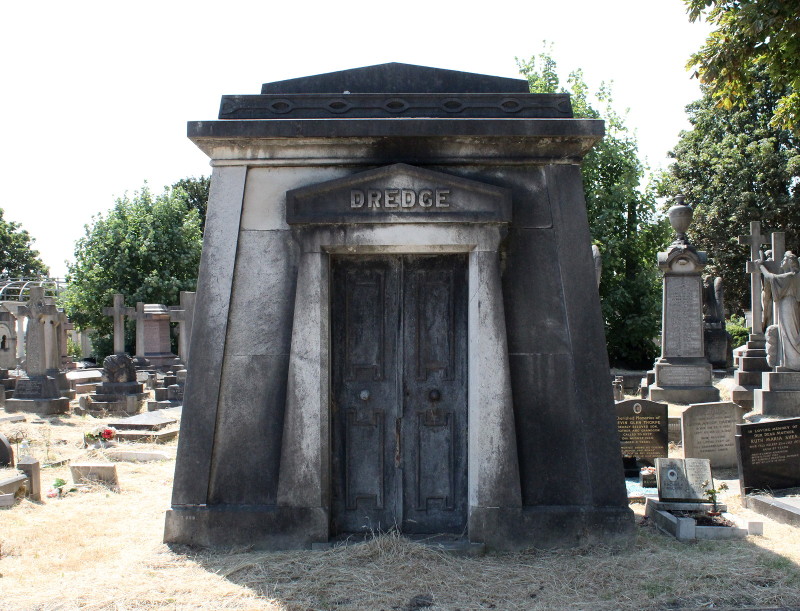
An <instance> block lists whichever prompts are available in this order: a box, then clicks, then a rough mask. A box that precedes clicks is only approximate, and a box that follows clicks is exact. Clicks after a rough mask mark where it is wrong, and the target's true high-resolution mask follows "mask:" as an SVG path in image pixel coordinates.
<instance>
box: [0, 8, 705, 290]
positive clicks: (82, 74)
mask: <svg viewBox="0 0 800 611" xmlns="http://www.w3.org/2000/svg"><path fill="white" fill-rule="evenodd" d="M289 4H290V3H289V2H276V1H274V0H273V1H271V2H266V1H261V2H256V1H250V2H244V1H237V0H225V2H221V1H217V2H207V1H204V0H195V1H193V2H184V1H165V0H159V1H158V2H151V1H149V0H143V1H139V2H131V3H124V4H123V3H117V2H108V1H105V2H95V1H80V0H79V1H78V2H72V3H65V2H56V1H52V0H42V1H39V2H3V3H2V4H0V57H2V85H3V88H2V89H3V92H2V96H0V111H1V114H2V119H3V130H2V136H0V138H1V139H2V140H1V141H2V146H0V151H1V152H0V207H2V208H3V209H4V210H5V218H6V219H7V220H13V221H17V222H19V223H22V225H23V227H24V228H25V229H27V230H28V231H29V232H30V233H31V234H32V235H33V236H34V238H36V242H35V247H36V248H37V249H38V250H39V251H40V252H41V255H42V258H43V259H44V261H45V263H46V264H47V265H49V266H50V269H51V273H52V274H53V275H56V276H63V275H64V274H65V273H66V264H65V260H67V259H69V260H71V259H72V257H73V252H74V248H75V241H76V240H77V239H78V238H80V237H81V236H82V235H83V233H84V228H83V227H84V225H85V224H87V223H90V222H91V219H92V216H93V215H95V214H97V213H100V212H105V211H107V210H108V209H109V208H110V207H111V206H112V205H113V202H114V199H115V198H116V197H117V196H120V195H122V194H123V193H125V192H126V191H128V192H132V191H134V190H136V189H138V188H140V187H141V186H142V184H143V183H144V181H145V180H147V181H148V183H149V185H150V186H151V188H152V189H153V190H155V191H160V190H161V189H162V188H163V186H164V185H166V184H171V183H173V182H175V181H177V180H178V179H180V178H183V177H186V176H200V175H204V174H209V173H210V168H209V166H208V160H207V158H206V157H205V155H204V154H203V153H201V152H200V151H199V149H197V148H196V147H195V146H194V145H193V144H192V143H191V142H190V141H189V140H188V139H187V138H186V122H187V121H189V120H201V119H202V120H209V119H215V118H216V117H217V112H218V110H219V101H220V96H221V95H223V94H255V93H259V91H260V87H261V83H263V82H268V81H274V80H281V79H286V78H293V77H297V76H304V75H310V74H319V73H322V72H330V71H333V70H343V69H346V68H354V67H358V66H367V65H372V64H379V63H384V62H392V61H395V62H404V63H410V64H420V65H425V66H435V67H440V68H449V69H453V70H464V71H469V72H478V73H484V74H494V75H499V76H509V77H515V76H519V75H518V71H517V68H516V63H515V61H514V58H515V57H520V58H527V57H530V56H531V55H534V54H537V53H539V52H540V51H541V50H542V49H543V45H542V41H544V40H547V41H549V42H551V43H553V55H554V57H555V58H556V60H557V61H558V65H559V71H560V72H561V73H563V76H564V77H565V76H566V74H567V73H568V72H569V71H570V70H572V69H575V68H582V69H583V70H584V74H585V77H586V80H587V81H588V83H589V85H590V87H591V88H592V89H593V90H594V89H596V88H597V86H598V85H599V84H600V81H602V80H606V81H613V82H614V88H613V90H614V98H615V102H616V103H615V106H616V107H617V108H618V109H619V110H624V109H626V108H629V109H630V113H629V115H628V121H627V123H628V125H629V126H631V127H632V128H634V129H635V130H636V131H637V133H638V137H639V143H640V150H641V152H642V153H643V155H644V156H646V157H647V158H648V160H649V162H650V164H651V165H652V166H655V167H658V166H662V165H665V164H666V153H667V151H668V150H669V149H670V148H672V147H673V146H674V144H675V143H676V141H677V136H678V133H679V131H680V130H681V129H685V128H686V127H688V124H687V123H686V120H685V113H684V107H685V105H686V104H687V103H689V102H690V101H692V100H694V99H696V98H697V97H699V88H698V85H697V81H695V80H692V79H690V78H689V74H688V73H687V72H686V70H685V69H684V65H685V63H686V60H687V58H688V56H689V55H690V53H691V52H692V51H694V50H696V49H697V48H699V47H700V45H701V44H702V42H703V41H704V39H705V37H706V35H707V33H708V27H707V26H706V25H705V24H690V23H689V22H688V20H687V18H686V14H685V11H684V5H683V3H682V2H681V1H680V0H646V1H642V0H604V1H598V0H572V1H571V2H564V3H560V2H552V1H549V2H541V1H539V0H527V1H526V2H498V3H491V2H481V3H475V4H474V7H475V8H472V9H471V8H469V5H468V4H466V3H457V2H446V3H444V2H436V1H435V0H427V1H418V0H409V1H405V2H393V3H384V2H375V1H372V2H346V1H345V2H324V3H323V2H316V1H306V2H297V3H292V7H291V8H289ZM281 6H282V7H285V8H280V7H281Z"/></svg>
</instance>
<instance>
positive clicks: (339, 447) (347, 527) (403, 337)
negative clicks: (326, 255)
mask: <svg viewBox="0 0 800 611" xmlns="http://www.w3.org/2000/svg"><path fill="white" fill-rule="evenodd" d="M331 268H332V274H331V278H332V292H331V294H332V298H331V318H332V324H331V341H332V350H331V354H332V358H333V369H332V386H333V388H332V398H333V400H332V403H333V405H332V452H333V456H332V461H331V463H332V471H333V473H332V476H333V477H332V481H333V484H332V493H333V494H332V496H333V498H332V520H331V521H332V530H333V532H334V533H338V532H361V531H363V530H365V529H372V530H382V529H387V528H389V527H392V526H397V527H398V528H400V529H401V530H402V531H403V532H408V533H435V532H462V531H463V530H464V529H465V526H466V508H467V503H466V488H467V466H466V465H467V453H466V445H467V444H466V428H467V410H466V405H467V394H466V381H467V380H466V351H467V307H466V306H467V303H466V290H467V260H466V256H465V255H445V256H394V257H351V256H342V257H334V258H333V259H332V263H331ZM401 305H402V307H401Z"/></svg>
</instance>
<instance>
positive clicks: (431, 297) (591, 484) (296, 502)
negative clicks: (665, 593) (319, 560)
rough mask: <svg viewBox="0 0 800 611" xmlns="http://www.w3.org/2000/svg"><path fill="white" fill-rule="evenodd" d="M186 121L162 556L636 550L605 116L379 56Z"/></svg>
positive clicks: (516, 88) (522, 86)
mask: <svg viewBox="0 0 800 611" xmlns="http://www.w3.org/2000/svg"><path fill="white" fill-rule="evenodd" d="M188 131H189V138H190V139H191V140H192V141H193V142H194V143H195V144H196V145H197V146H198V147H200V148H201V149H202V150H203V151H204V152H205V153H206V154H207V155H208V156H209V157H210V158H211V165H212V167H213V174H212V181H211V195H210V199H209V204H208V216H207V221H206V230H205V238H204V240H205V241H204V244H203V256H202V262H201V266H200V277H199V282H198V291H197V302H196V306H195V314H194V333H193V335H192V340H191V341H192V345H191V358H192V367H191V370H190V371H189V375H188V380H187V385H186V391H185V400H184V412H183V421H182V424H181V432H180V436H181V437H180V438H181V441H180V444H179V447H178V458H177V465H176V472H175V483H174V489H173V496H172V507H171V509H170V510H169V511H168V512H167V518H166V529H165V537H164V538H165V540H166V541H168V542H180V543H188V544H195V545H204V546H230V545H240V544H246V545H253V546H255V547H256V548H266V549H285V548H301V547H309V546H311V545H313V544H318V543H325V542H328V541H331V540H335V539H336V538H338V537H343V536H348V535H350V534H352V533H361V532H369V531H380V530H385V529H390V528H397V529H398V530H400V531H401V532H403V533H407V534H411V535H415V534H423V535H428V534H439V533H444V534H449V535H450V536H452V537H454V538H458V537H461V538H462V539H464V540H466V541H469V542H475V543H483V544H485V545H486V546H487V547H488V548H490V549H517V548H523V547H531V546H536V547H552V546H565V545H566V546H570V545H579V544H584V543H594V542H602V543H613V544H624V543H627V542H628V541H629V540H630V538H631V536H632V534H633V527H634V522H633V516H632V513H631V511H630V509H629V508H628V504H627V495H626V492H625V485H624V480H623V471H622V459H621V454H620V445H619V438H618V434H617V430H616V420H615V414H614V409H613V400H612V390H611V384H610V383H609V367H608V359H607V355H606V349H605V338H604V336H603V322H602V319H601V314H600V303H599V297H598V293H597V287H596V280H595V270H594V264H593V261H592V251H591V248H590V236H589V227H588V223H587V218H586V206H585V202H584V195H583V190H582V183H581V170H580V163H581V159H582V157H583V156H584V155H585V154H586V152H587V151H588V150H589V149H590V148H591V147H592V145H593V144H594V143H595V142H597V141H598V140H599V139H600V138H601V137H602V135H603V122H602V121H598V120H588V119H575V118H573V116H572V109H571V105H570V100H569V96H567V95H561V94H547V95H540V94H535V95H534V94H530V93H528V87H527V83H526V82H525V81H523V80H517V79H508V78H499V77H492V76H484V75H479V74H469V73H463V72H455V71H451V70H441V69H434V68H425V67H420V66H410V65H404V64H385V65H379V66H371V67H366V68H358V69H354V70H345V71H342V72H334V73H330V74H322V75H317V76H310V77H304V78H297V79H292V80H287V81H282V82H275V83H267V84H265V85H264V86H263V87H262V91H261V94H260V95H232V96H224V97H223V99H222V104H221V108H220V113H219V120H217V121H196V122H191V123H189V128H188Z"/></svg>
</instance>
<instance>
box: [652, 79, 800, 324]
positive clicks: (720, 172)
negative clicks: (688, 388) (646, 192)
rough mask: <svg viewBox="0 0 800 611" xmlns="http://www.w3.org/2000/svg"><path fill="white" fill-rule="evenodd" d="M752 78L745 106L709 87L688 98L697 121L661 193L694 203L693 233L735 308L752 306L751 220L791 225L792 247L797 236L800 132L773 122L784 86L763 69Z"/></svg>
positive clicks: (773, 227)
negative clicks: (722, 101)
mask: <svg viewBox="0 0 800 611" xmlns="http://www.w3.org/2000/svg"><path fill="white" fill-rule="evenodd" d="M749 78H750V79H751V80H753V81H754V82H758V87H756V88H754V94H753V97H751V98H749V99H748V100H747V103H746V105H744V106H742V107H739V106H735V107H732V108H730V109H725V108H721V107H720V106H719V105H718V104H716V102H715V99H714V94H713V92H712V91H711V90H710V88H708V87H704V88H703V97H702V98H701V99H700V100H698V101H696V102H693V103H692V104H689V106H687V108H686V112H687V113H688V116H689V122H690V123H691V125H692V129H691V130H689V131H684V132H682V133H681V136H680V140H679V141H678V144H677V145H676V146H675V148H674V150H673V151H671V152H670V157H672V158H673V159H675V162H674V163H673V164H671V165H670V167H669V169H668V171H667V172H666V173H664V175H663V176H661V177H660V179H659V181H658V182H659V185H658V191H659V193H660V194H661V195H666V196H669V195H675V194H678V193H683V194H685V195H686V202H687V203H688V204H690V205H692V207H693V208H694V220H693V221H692V225H691V226H690V227H689V233H690V238H691V240H692V242H693V243H694V244H695V245H696V246H697V247H698V248H700V249H702V250H705V251H706V252H708V255H709V259H710V261H709V263H710V265H709V268H708V271H709V272H710V273H713V274H715V275H720V276H722V277H723V279H724V280H725V299H726V307H727V308H728V310H729V311H731V312H734V313H735V312H739V313H741V311H742V310H744V309H746V308H749V307H750V289H749V286H750V279H749V276H748V275H747V274H746V273H745V262H746V260H747V259H748V257H749V249H748V247H746V246H742V245H740V244H739V243H738V236H740V235H744V234H747V233H749V229H750V228H749V224H750V221H761V232H762V234H764V235H768V234H769V232H772V231H784V232H786V247H787V249H794V248H796V247H797V245H798V244H797V238H798V236H800V149H798V144H799V142H798V138H797V137H796V136H795V135H794V134H793V133H792V132H791V131H789V130H786V129H779V128H777V127H775V126H774V124H773V123H772V122H771V118H772V116H773V113H774V112H775V109H776V108H777V106H778V105H779V104H780V100H781V99H782V97H783V94H784V93H785V89H782V88H776V87H775V86H774V85H773V84H772V83H771V82H770V80H769V78H768V76H767V74H766V70H765V69H762V70H761V71H759V72H751V73H750V76H749Z"/></svg>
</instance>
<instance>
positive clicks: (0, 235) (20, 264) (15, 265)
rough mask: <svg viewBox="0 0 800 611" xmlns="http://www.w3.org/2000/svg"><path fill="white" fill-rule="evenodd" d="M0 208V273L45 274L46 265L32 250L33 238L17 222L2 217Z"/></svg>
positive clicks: (19, 274) (15, 274)
mask: <svg viewBox="0 0 800 611" xmlns="http://www.w3.org/2000/svg"><path fill="white" fill-rule="evenodd" d="M4 214H5V211H4V210H3V209H2V208H0V275H2V276H6V277H10V278H22V277H35V276H46V275H47V274H48V271H49V270H48V269H47V266H46V265H45V264H44V263H43V262H42V260H41V259H40V258H39V252H38V251H36V250H33V238H32V237H31V236H30V234H29V233H28V232H27V231H25V230H24V229H22V227H21V225H20V224H19V223H15V222H13V221H7V220H5V218H3V216H4Z"/></svg>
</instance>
